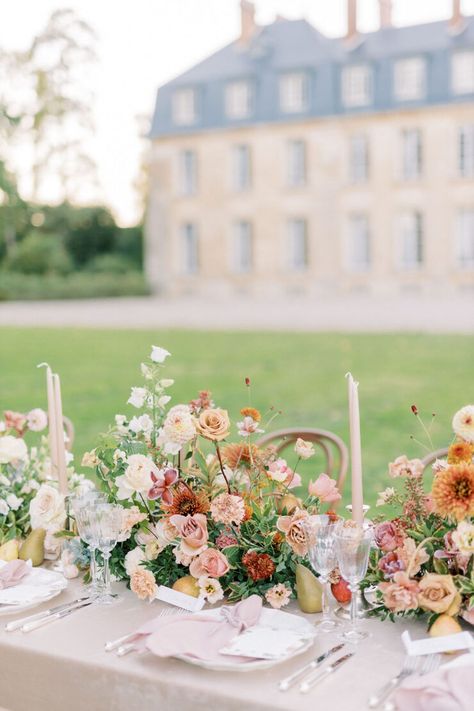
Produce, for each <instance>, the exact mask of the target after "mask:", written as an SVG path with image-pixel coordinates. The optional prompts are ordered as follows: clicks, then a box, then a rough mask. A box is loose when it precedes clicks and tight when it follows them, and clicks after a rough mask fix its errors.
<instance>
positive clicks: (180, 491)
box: [162, 484, 209, 516]
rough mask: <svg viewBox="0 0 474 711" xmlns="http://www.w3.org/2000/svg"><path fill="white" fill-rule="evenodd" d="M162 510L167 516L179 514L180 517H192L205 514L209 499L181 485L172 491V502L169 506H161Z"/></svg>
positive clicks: (207, 509)
mask: <svg viewBox="0 0 474 711" xmlns="http://www.w3.org/2000/svg"><path fill="white" fill-rule="evenodd" d="M162 508H163V509H164V510H165V511H166V513H167V514H169V515H170V516H172V515H173V514H179V515H181V516H194V514H197V513H201V514H206V513H207V512H208V511H209V499H208V498H207V496H206V494H204V493H203V492H199V493H198V494H196V493H195V492H194V491H193V490H192V489H191V488H190V487H187V486H185V485H184V484H181V485H180V486H178V487H177V488H176V489H175V490H174V491H173V500H172V502H171V503H170V504H163V505H162Z"/></svg>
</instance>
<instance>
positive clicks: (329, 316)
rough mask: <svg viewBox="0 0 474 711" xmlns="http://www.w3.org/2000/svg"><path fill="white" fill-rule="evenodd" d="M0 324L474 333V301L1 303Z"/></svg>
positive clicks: (459, 298) (147, 299)
mask: <svg viewBox="0 0 474 711" xmlns="http://www.w3.org/2000/svg"><path fill="white" fill-rule="evenodd" d="M0 326H19V327H21V326H52V327H65V326H72V327H91V328H153V329H154V328H176V329H179V328H185V329H212V330H222V329H228V330H262V329H263V330H273V331H275V330H276V331H280V330H281V331H286V330H289V331H373V332H377V331H419V332H425V333H474V296H472V295H469V296H456V297H448V298H444V299H438V300H435V299H433V298H421V297H417V298H406V297H405V298H397V299H395V298H391V299H388V298H384V299H382V298H375V297H374V298H369V297H367V296H351V297H350V298H349V297H347V298H342V297H341V298H331V299H328V298H326V299H324V300H323V299H321V300H319V301H318V300H310V299H305V298H301V297H300V298H298V297H291V298H290V297H289V298H287V299H279V300H272V301H271V300H267V301H264V300H253V299H250V298H239V299H237V298H236V299H232V300H231V299H229V298H227V299H216V300H212V301H211V300H210V299H204V298H201V297H187V298H177V299H164V298H156V297H140V298H126V299H91V300H81V301H38V302H28V301H23V302H21V301H18V302H3V303H0Z"/></svg>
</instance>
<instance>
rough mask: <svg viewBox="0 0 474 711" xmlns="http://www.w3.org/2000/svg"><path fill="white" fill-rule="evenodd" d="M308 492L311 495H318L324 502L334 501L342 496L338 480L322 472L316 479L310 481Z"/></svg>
mask: <svg viewBox="0 0 474 711" xmlns="http://www.w3.org/2000/svg"><path fill="white" fill-rule="evenodd" d="M308 492H309V494H310V496H316V497H317V498H318V499H320V501H322V502H323V503H334V502H335V501H339V500H340V498H341V494H340V493H339V491H338V488H337V482H336V480H335V479H331V478H330V477H329V476H328V475H327V474H320V475H319V476H318V478H317V479H316V481H314V482H313V481H310V482H309V485H308Z"/></svg>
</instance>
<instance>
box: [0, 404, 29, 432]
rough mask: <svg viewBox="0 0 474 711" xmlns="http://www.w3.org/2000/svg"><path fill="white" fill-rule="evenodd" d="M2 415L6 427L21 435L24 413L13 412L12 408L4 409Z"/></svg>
mask: <svg viewBox="0 0 474 711" xmlns="http://www.w3.org/2000/svg"><path fill="white" fill-rule="evenodd" d="M3 417H4V418H5V427H6V429H7V430H15V431H16V433H17V434H19V435H20V437H21V435H22V434H23V432H24V431H25V425H26V415H23V414H22V413H21V412H15V411H14V410H5V412H4V413H3Z"/></svg>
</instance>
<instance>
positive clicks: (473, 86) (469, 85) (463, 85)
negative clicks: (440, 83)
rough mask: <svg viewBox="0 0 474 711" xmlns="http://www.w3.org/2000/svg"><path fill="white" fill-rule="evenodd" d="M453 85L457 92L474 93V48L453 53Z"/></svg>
mask: <svg viewBox="0 0 474 711" xmlns="http://www.w3.org/2000/svg"><path fill="white" fill-rule="evenodd" d="M451 86H452V89H453V92H454V93H455V94H474V50H465V51H462V52H456V53H455V54H453V56H452V62H451Z"/></svg>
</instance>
